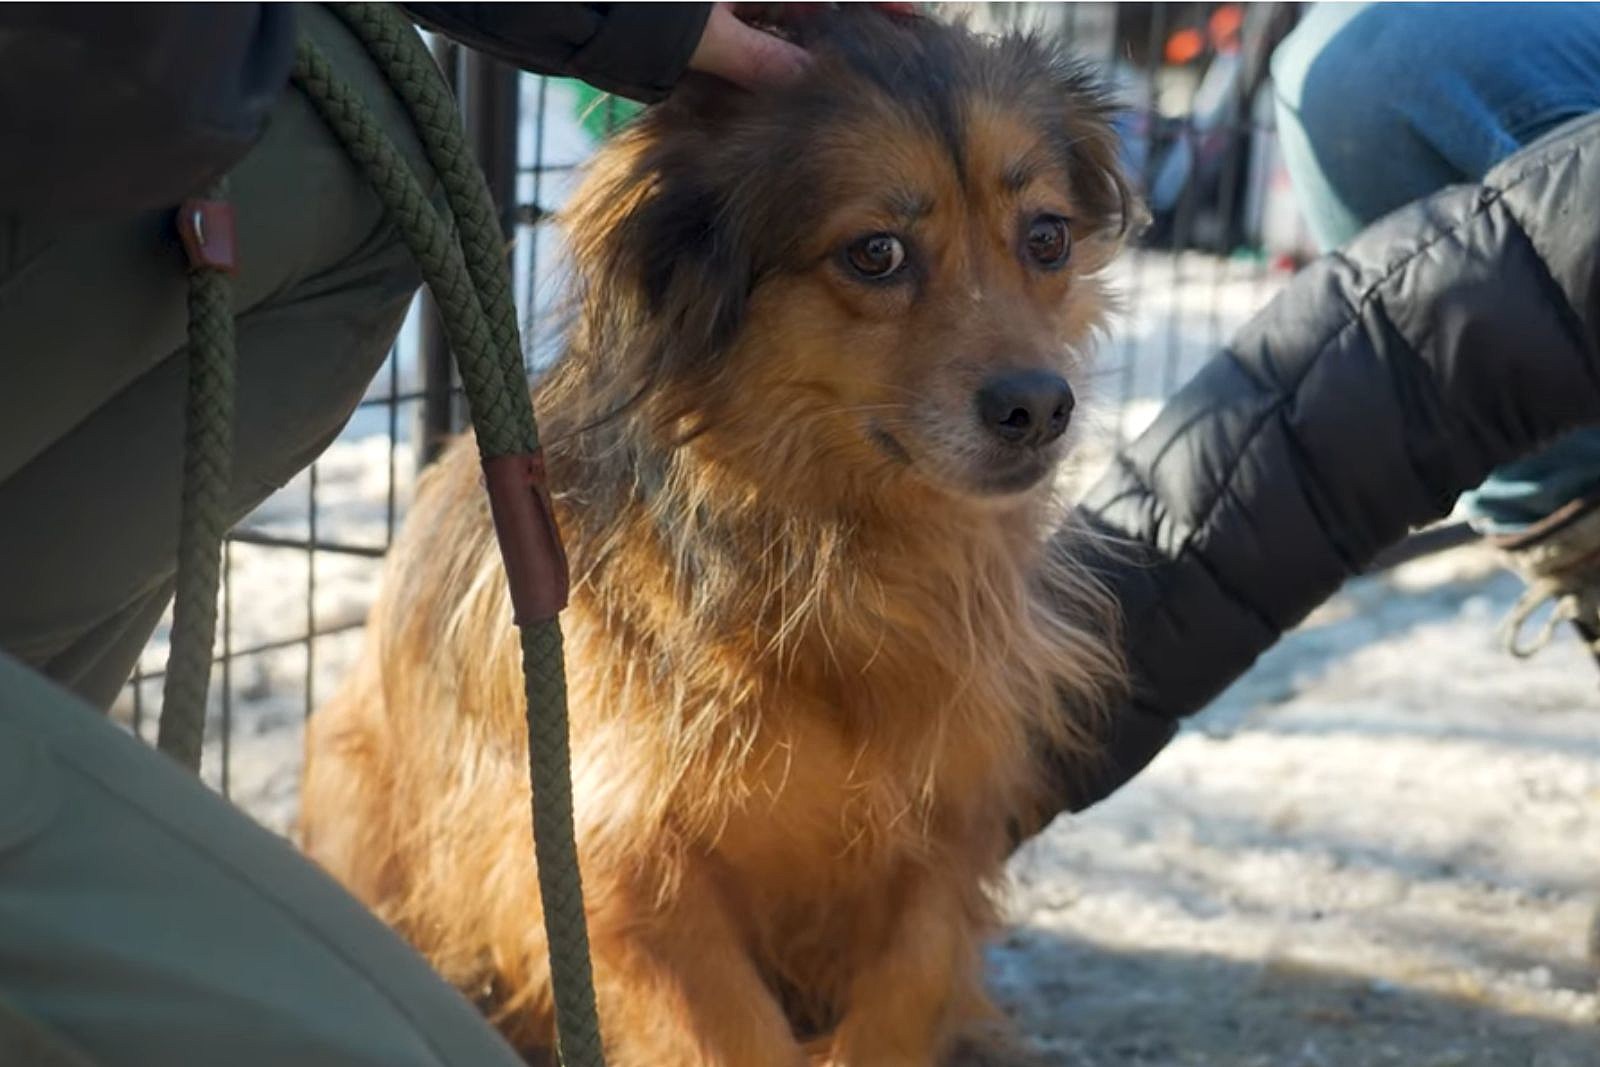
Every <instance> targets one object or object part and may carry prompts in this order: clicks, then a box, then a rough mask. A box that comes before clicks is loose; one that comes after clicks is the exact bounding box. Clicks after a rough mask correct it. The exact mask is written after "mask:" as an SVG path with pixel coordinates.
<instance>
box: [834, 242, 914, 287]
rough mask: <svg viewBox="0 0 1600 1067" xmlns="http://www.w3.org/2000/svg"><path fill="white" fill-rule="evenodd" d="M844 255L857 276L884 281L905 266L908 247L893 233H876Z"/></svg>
mask: <svg viewBox="0 0 1600 1067" xmlns="http://www.w3.org/2000/svg"><path fill="white" fill-rule="evenodd" d="M844 255H845V259H846V260H848V261H849V263H850V266H851V267H853V268H854V269H855V271H856V273H857V274H860V275H861V276H862V277H864V278H871V279H873V280H874V281H882V280H883V279H885V278H887V277H889V276H890V275H891V274H893V273H894V272H895V271H897V270H899V269H900V268H901V267H902V266H904V265H905V261H906V246H905V244H904V243H902V242H901V240H900V238H898V237H896V236H895V235H894V234H892V233H874V234H870V235H869V236H866V237H863V238H861V239H860V240H858V241H855V242H853V243H852V244H851V245H850V247H849V248H846V249H845V250H844Z"/></svg>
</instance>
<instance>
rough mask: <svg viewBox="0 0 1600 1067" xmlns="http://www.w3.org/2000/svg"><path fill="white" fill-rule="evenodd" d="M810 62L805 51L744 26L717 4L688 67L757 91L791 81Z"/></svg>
mask: <svg viewBox="0 0 1600 1067" xmlns="http://www.w3.org/2000/svg"><path fill="white" fill-rule="evenodd" d="M809 61H810V57H809V56H807V55H806V53H805V50H804V49H802V48H800V47H798V46H797V45H793V44H790V43H789V42H788V41H785V40H781V39H780V38H777V37H774V36H773V35H772V34H770V33H764V32H762V31H761V30H758V29H756V28H755V27H753V26H747V25H745V24H744V23H743V22H741V21H740V20H739V19H738V18H737V17H736V16H735V15H734V13H733V12H732V11H731V10H730V9H729V8H728V7H727V6H726V5H724V4H717V5H716V6H715V7H713V8H712V9H711V17H710V18H709V19H708V20H707V21H706V29H705V33H704V34H703V35H702V36H701V38H700V45H699V47H698V48H696V49H695V53H694V55H693V57H691V58H690V60H689V66H690V67H692V68H693V69H695V70H698V71H702V72H703V73H706V74H715V75H716V76H717V77H719V78H723V79H725V80H727V81H730V82H733V83H734V84H735V85H738V86H740V87H742V88H745V89H756V88H760V87H761V86H763V85H779V84H783V83H785V82H789V81H792V80H794V79H795V78H796V77H798V76H799V75H800V73H801V72H802V71H804V70H805V68H806V64H807V63H808V62H809Z"/></svg>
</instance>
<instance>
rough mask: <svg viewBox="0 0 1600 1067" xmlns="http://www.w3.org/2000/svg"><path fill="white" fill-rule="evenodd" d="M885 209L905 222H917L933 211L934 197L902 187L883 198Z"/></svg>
mask: <svg viewBox="0 0 1600 1067" xmlns="http://www.w3.org/2000/svg"><path fill="white" fill-rule="evenodd" d="M883 209H884V211H886V212H887V213H888V214H890V215H893V216H894V217H895V218H897V219H900V220H901V221H903V222H916V221H917V220H918V219H923V218H926V217H927V216H929V215H930V214H932V213H933V197H931V196H929V195H928V194H926V193H916V192H912V191H910V190H908V189H900V190H896V191H894V192H891V193H889V194H888V195H887V196H885V197H884V198H883Z"/></svg>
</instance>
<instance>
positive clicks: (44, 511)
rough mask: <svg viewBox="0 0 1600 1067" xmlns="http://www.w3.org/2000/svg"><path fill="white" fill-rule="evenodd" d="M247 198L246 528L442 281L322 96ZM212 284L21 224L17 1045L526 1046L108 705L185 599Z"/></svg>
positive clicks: (451, 1056)
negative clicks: (189, 424)
mask: <svg viewBox="0 0 1600 1067" xmlns="http://www.w3.org/2000/svg"><path fill="white" fill-rule="evenodd" d="M305 24H306V28H307V30H308V31H310V32H312V33H313V34H315V35H316V37H317V38H318V40H319V43H320V44H321V45H322V46H323V48H324V50H325V51H326V52H327V53H328V54H329V55H330V57H331V58H332V59H333V60H334V62H335V65H336V67H338V68H339V69H340V70H341V71H342V73H343V74H344V75H345V76H346V77H347V78H348V79H349V80H351V81H352V82H353V83H354V84H355V85H356V86H357V88H358V89H360V90H361V91H362V92H363V94H364V95H365V96H366V97H367V98H368V99H369V100H371V101H373V103H374V106H375V107H376V108H377V109H378V113H379V115H380V116H381V118H382V119H383V121H384V122H385V124H386V125H387V127H388V128H389V130H390V131H391V133H392V134H393V136H394V137H395V139H396V141H397V143H398V144H400V145H401V147H402V149H403V150H404V151H405V152H406V154H407V155H408V157H409V158H410V159H411V161H412V164H413V166H414V167H415V169H416V170H417V172H418V174H419V176H420V177H423V178H424V180H425V181H426V182H427V184H428V185H429V186H430V187H435V186H436V183H435V182H434V180H433V178H432V175H431V174H430V173H429V172H428V171H427V168H426V165H425V163H424V162H423V158H424V157H423V155H422V152H421V149H420V146H419V145H417V143H416V141H415V139H414V136H413V135H412V134H411V133H410V128H409V124H408V122H407V120H406V119H405V118H404V116H403V114H402V112H401V110H400V107H399V105H398V104H397V103H396V102H394V101H393V99H392V98H391V97H390V96H389V95H388V93H387V91H386V90H385V89H384V87H383V86H382V83H381V80H380V78H379V76H378V74H377V72H376V70H375V69H374V68H373V67H372V65H371V63H370V62H369V61H368V60H367V59H366V57H365V55H364V54H363V53H362V52H361V51H360V49H359V46H358V45H356V43H355V42H354V41H353V40H352V39H351V38H350V37H348V35H347V34H346V33H345V32H344V31H343V29H342V27H340V26H339V25H338V24H337V23H336V22H335V21H334V20H333V18H332V17H331V16H329V15H328V14H327V13H325V12H323V11H321V10H320V9H315V8H312V7H310V6H307V7H306V9H305ZM105 180H106V181H108V182H114V181H116V174H115V173H114V171H109V170H108V173H107V174H106V175H105ZM231 196H232V199H233V201H234V203H235V206H236V210H237V214H238V220H239V246H240V254H241V265H242V270H241V274H240V275H239V277H238V278H237V280H236V285H235V301H236V310H237V314H238V352H239V364H238V416H237V430H236V435H237V443H236V453H237V454H236V461H235V465H234V475H233V495H232V500H231V508H232V516H233V518H234V519H235V520H237V519H238V518H241V517H243V516H244V515H245V514H246V513H247V512H248V511H250V510H251V508H253V507H254V506H255V505H256V504H257V503H259V502H260V501H261V500H262V499H264V498H265V497H266V496H267V495H268V494H269V493H270V492H271V491H272V490H273V489H275V488H276V487H278V486H280V485H282V484H283V483H284V482H286V481H288V480H289V479H290V478H291V477H292V476H293V475H294V474H295V473H296V472H297V471H298V470H300V469H301V468H302V467H304V466H305V465H306V464H308V463H309V462H310V461H311V460H312V459H313V458H314V457H315V456H316V455H317V454H318V453H319V452H320V451H321V450H322V449H323V448H325V447H326V446H327V444H328V443H329V442H330V441H332V440H333V438H334V437H335V436H336V435H337V433H338V431H339V429H340V428H341V427H342V426H343V425H344V423H345V421H346V420H347V419H348V418H349V416H350V414H351V412H352V411H353V410H354V408H355V405H356V403H357V402H358V401H359V399H360V397H361V395H362V392H363V390H364V389H365V387H366V385H367V383H368V381H369V380H370V379H371V377H372V376H373V375H374V373H375V372H376V370H377V368H378V367H379V365H380V364H381V363H382V361H383V359H384V357H385V355H386V353H387V352H388V350H389V347H390V346H391V344H392V343H393V340H394V337H395V334H396V332H397V331H398V329H399V327H400V323H401V320H402V318H403V317H404V314H405V311H406V308H407V305H408V303H409V301H410V299H411V296H412V294H413V292H414V291H415V289H416V287H417V284H418V275H417V272H416V269H415V267H414V265H413V264H412V263H411V261H410V258H409V256H408V255H407V254H406V252H405V251H404V249H403V247H402V246H401V244H400V242H399V239H398V237H397V236H396V235H395V233H394V232H393V231H392V230H391V229H390V228H389V226H388V225H386V224H385V223H384V221H383V219H382V213H381V209H380V207H379V205H378V202H377V200H376V198H375V197H374V196H373V195H372V194H371V192H370V191H369V190H368V189H367V188H366V186H365V184H364V183H363V181H362V179H361V178H360V176H359V174H358V173H357V171H356V170H355V168H354V166H353V165H352V164H351V163H350V162H349V161H348V160H347V159H346V157H345V155H344V153H343V151H342V150H341V149H340V148H339V147H338V145H337V144H336V143H335V142H334V140H333V139H332V137H331V136H330V135H329V134H328V133H327V132H326V131H325V130H324V128H323V126H322V123H321V120H320V119H319V118H318V117H317V116H316V114H315V112H314V111H313V110H312V108H311V106H310V105H309V104H308V103H307V102H306V101H305V100H304V99H302V98H301V97H300V95H299V93H298V92H297V91H295V90H290V91H289V92H287V93H286V94H285V96H284V98H283V100H282V101H280V103H279V105H278V106H277V108H276V110H275V111H274V113H273V115H272V121H271V125H270V127H269V129H268V131H267V133H266V135H265V137H264V139H263V140H262V141H261V142H260V144H259V145H258V146H257V147H256V148H255V150H254V151H253V152H252V153H251V154H250V155H249V156H248V157H247V158H246V159H245V160H244V161H243V162H242V164H241V165H240V166H239V167H238V168H237V169H236V170H235V172H234V174H233V179H232V190H231ZM185 295H186V293H185V278H184V260H183V256H182V253H181V251H180V248H179V246H178V244H177V241H176V239H175V237H174V235H173V233H172V230H171V226H170V213H167V212H163V213H152V214H149V215H147V216H144V217H140V218H134V219H116V220H92V219H91V220H73V219H64V220H54V221H49V222H44V221H40V220H36V219H26V218H15V217H10V218H8V217H6V216H4V215H3V214H0V1065H5V1067H9V1065H10V1064H12V1063H41V1062H47V1061H46V1060H45V1059H44V1058H43V1057H44V1056H45V1053H44V1052H43V1051H42V1050H43V1049H44V1048H45V1046H46V1045H53V1046H55V1047H56V1049H57V1051H58V1052H61V1050H63V1049H72V1050H76V1052H77V1054H78V1055H79V1056H80V1057H82V1059H76V1060H75V1059H70V1058H69V1059H65V1060H62V1062H92V1063H96V1064H104V1065H124V1064H126V1065H134V1064H138V1065H152V1067H155V1065H159V1067H174V1065H188V1064H213V1063H214V1064H226V1065H228V1067H252V1065H256V1064H261V1065H265V1064H285V1063H294V1064H306V1065H313V1064H316V1065H320V1064H330V1065H332V1064H373V1065H379V1064H382V1065H385V1067H401V1065H410V1064H445V1063H448V1064H473V1065H492V1064H513V1063H516V1062H517V1060H516V1058H515V1057H514V1056H513V1055H512V1053H511V1052H510V1051H509V1050H508V1049H507V1048H506V1046H505V1045H504V1044H503V1043H502V1042H501V1041H500V1040H499V1038H498V1037H497V1036H496V1035H495V1034H494V1032H493V1031H492V1030H491V1029H490V1028H489V1027H488V1026H487V1025H486V1024H485V1023H484V1022H483V1021H482V1020H481V1019H480V1018H479V1016H478V1015H477V1014H476V1012H474V1011H473V1009H472V1008H471V1007H470V1005H468V1004H467V1002H466V1001H465V1000H464V999H463V998H462V997H460V996H459V995H458V994H457V993H455V992H454V991H453V990H451V989H450V988H448V987H447V986H446V985H445V984H444V983H443V982H442V981H440V980H439V979H438V978H437V977H435V976H434V975H433V974H432V972H431V971H429V970H428V968H427V967H426V965H425V964H424V963H423V961H422V960H421V959H420V957H418V956H417V955H416V954H415V953H413V952H412V951H411V950H410V949H409V948H408V947H407V946H405V945H404V944H403V943H401V942H400V941H399V940H398V939H397V938H396V937H394V936H393V935H392V934H391V933H390V932H389V931H388V930H387V928H385V927H384V926H383V925H382V924H381V923H379V922H378V921H377V920H376V919H374V918H372V917H371V916H369V915H368V914H366V913H365V912H364V911H363V909H362V908H361V907H360V905H359V904H357V903H356V902H355V901H354V900H353V899H352V898H350V897H349V896H348V895H346V894H345V893H344V892H343V891H342V890H341V889H339V888H338V887H337V886H336V885H335V884H334V883H333V882H332V881H331V880H330V879H328V878H326V877H325V876H323V875H322V874H321V873H320V872H318V871H317V870H315V869H314V868H313V867H312V866H311V865H310V864H308V863H307V862H305V861H304V860H303V859H301V858H300V857H299V856H297V855H296V854H295V853H294V852H293V850H292V849H291V848H290V847H289V846H288V845H287V844H285V843H284V842H282V841H280V840H279V839H277V838H276V837H274V836H273V835H271V834H269V833H267V832H266V831H264V830H261V829H259V828H258V827H256V826H255V825H254V824H253V823H251V822H250V820H249V819H248V818H246V817H245V816H244V815H242V814H240V813H238V812H237V811H236V810H234V809H233V808H231V807H230V806H228V805H227V804H226V803H225V802H224V801H222V800H221V799H219V798H217V797H216V796H214V795H213V794H211V793H209V792H208V791H207V790H206V789H205V788H204V787H202V786H201V785H199V784H198V783H197V782H195V781H193V780H191V779H190V778H189V777H188V776H187V775H185V774H184V773H182V772H181V771H179V770H178V769H177V768H176V767H175V766H173V765H171V764H169V763H168V762H167V761H166V760H165V758H164V757H161V756H158V755H157V754H155V753H154V752H152V751H151V750H149V749H148V748H146V747H144V746H142V745H140V744H139V743H138V742H136V741H134V740H133V739H131V738H129V737H127V736H126V735H124V734H123V733H122V732H121V731H119V730H118V729H117V728H116V727H114V726H113V725H111V724H110V723H109V722H108V721H107V720H106V719H105V718H104V716H103V715H100V714H98V713H97V712H96V711H95V710H91V709H92V708H103V707H105V706H107V705H108V704H109V703H110V702H111V700H112V699H113V698H114V697H115V695H116V693H117V691H118V690H119V688H120V687H121V686H122V684H123V682H124V681H125V680H126V678H127V676H128V674H129V673H130V671H131V670H132V667H133V664H134V662H135V659H136V658H137V656H138V654H139V651H140V649H141V648H142V647H143V645H144V643H145V641H146V640H147V639H148V637H149V635H150V633H151V631H152V629H153V628H154V626H155V625H156V623H157V621H158V620H159V618H160V615H161V613H162V611H163V609H164V607H165V605H166V603H167V601H168V599H169V598H170V596H171V591H172V583H173V572H174V564H175V557H176V545H177V529H178V507H179V482H180V475H181V471H182V463H181V454H182V446H183V417H182V412H183V397H184V384H185V382H184V376H185V367H184V359H185V351H184V334H185V330H186V306H185ZM47 679H48V681H47ZM52 683H56V684H52ZM68 690H71V691H72V693H69V692H68ZM73 693H75V694H76V696H74V695H73ZM80 698H81V699H80ZM62 1054H63V1055H69V1054H68V1053H62Z"/></svg>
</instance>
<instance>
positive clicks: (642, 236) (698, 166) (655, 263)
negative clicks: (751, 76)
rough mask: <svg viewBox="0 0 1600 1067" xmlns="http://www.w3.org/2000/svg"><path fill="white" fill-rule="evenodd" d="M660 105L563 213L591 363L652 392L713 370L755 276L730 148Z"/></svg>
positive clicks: (604, 156)
mask: <svg viewBox="0 0 1600 1067" xmlns="http://www.w3.org/2000/svg"><path fill="white" fill-rule="evenodd" d="M662 108H663V110H662V111H660V112H656V113H647V114H646V115H645V116H644V117H643V118H641V119H640V120H638V122H636V124H635V126H634V127H632V128H630V129H629V130H627V131H624V132H623V133H621V134H619V135H618V137H617V138H616V139H615V140H614V142H613V143H611V144H609V145H608V146H607V147H606V148H605V149H603V150H602V151H601V152H600V153H599V155H598V156H597V157H596V160H595V161H594V164H593V167H594V172H593V173H592V174H591V175H590V177H589V179H588V180H586V181H585V183H584V185H583V188H582V189H581V190H580V192H579V195H578V196H577V197H576V198H575V200H574V201H573V203H572V205H571V206H570V208H569V211H568V213H567V222H568V231H569V239H570V241H571V242H572V248H573V253H574V260H575V262H576V264H577V268H578V274H579V281H580V283H581V288H582V291H583V299H582V301H581V303H582V306H583V314H584V316H585V318H586V320H587V326H588V329H587V331H586V332H587V334H588V337H589V342H590V344H591V345H592V346H593V347H595V348H597V349H608V350H609V351H603V352H602V351H596V352H595V353H594V357H595V358H596V359H597V360H602V361H607V363H608V365H609V373H608V374H607V377H611V378H614V379H617V380H625V381H627V382H629V383H631V384H632V385H634V386H644V387H647V388H653V387H654V386H655V385H656V384H665V383H668V382H670V383H674V384H684V385H689V384H691V383H694V382H697V381H704V380H706V379H707V378H709V377H710V376H711V375H713V374H714V373H715V371H716V369H717V366H718V364H719V357H721V356H722V355H723V354H724V353H725V352H726V351H727V350H728V349H729V347H730V345H731V344H732V342H733V341H734V339H735V338H736V337H737V336H738V333H739V329H740V327H741V326H742V325H743V321H744V313H745V307H746V304H747V303H748V301H749V297H750V293H751V290H752V289H753V287H754V284H755V279H756V272H757V269H758V264H757V263H756V262H755V258H754V257H755V253H754V250H753V249H754V245H753V242H752V241H751V239H750V234H751V230H752V228H753V227H754V226H755V225H756V220H754V219H753V218H752V214H753V210H752V209H751V208H750V207H748V206H743V205H741V204H740V203H739V202H738V199H737V192H738V187H739V182H738V180H737V178H738V176H737V175H736V174H734V173H732V172H733V170H734V169H735V168H734V167H733V165H732V159H733V153H732V152H730V146H728V145H727V144H726V143H718V142H714V141H713V139H712V138H711V137H710V136H709V135H708V134H707V132H706V131H705V130H704V129H703V128H696V127H694V126H690V125H689V124H688V123H686V122H682V121H679V119H680V118H681V116H679V115H677V114H676V113H677V112H680V111H682V110H684V108H683V107H682V106H681V105H679V106H674V105H673V104H672V103H669V104H667V105H662ZM668 108H670V109H671V110H666V109H668Z"/></svg>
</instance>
